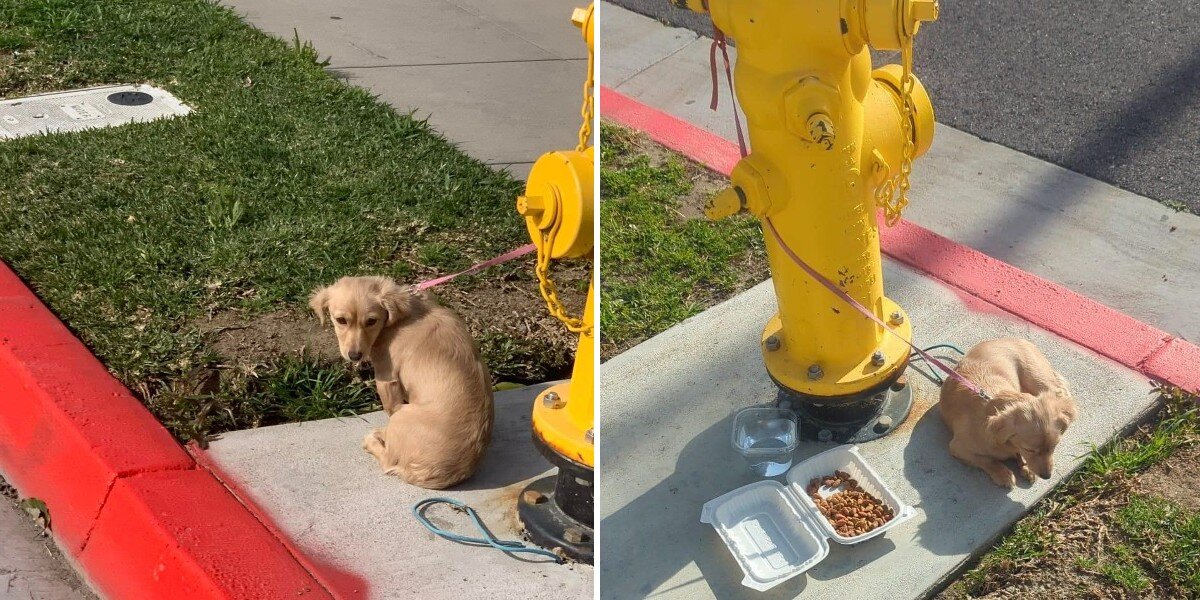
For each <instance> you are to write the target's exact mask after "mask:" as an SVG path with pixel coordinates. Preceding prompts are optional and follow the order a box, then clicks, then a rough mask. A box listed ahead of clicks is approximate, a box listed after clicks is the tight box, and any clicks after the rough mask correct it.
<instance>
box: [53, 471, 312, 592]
mask: <svg viewBox="0 0 1200 600" xmlns="http://www.w3.org/2000/svg"><path fill="white" fill-rule="evenodd" d="M51 515H52V516H53V509H51ZM248 533H250V535H248ZM79 563H80V564H81V565H83V566H84V567H85V568H86V569H87V573H88V577H89V578H90V579H91V581H92V582H93V583H94V584H96V586H97V587H99V588H100V589H102V590H104V591H105V594H106V595H108V596H109V597H111V598H228V599H237V600H241V599H243V598H261V599H263V600H267V599H279V598H304V599H312V598H332V596H331V595H330V594H329V593H328V592H327V591H325V589H324V588H323V587H322V586H321V585H320V584H319V583H317V581H316V580H315V579H313V577H312V576H311V575H310V574H309V573H308V571H306V570H305V569H304V567H302V566H301V565H300V563H298V562H296V561H295V560H294V559H293V557H292V554H291V553H290V552H289V551H288V549H287V548H285V547H284V546H283V545H282V544H280V543H278V541H277V540H276V539H275V538H274V537H273V536H271V535H269V534H267V533H266V531H265V530H264V529H263V528H262V526H261V525H260V524H259V522H258V520H257V519H255V518H254V516H253V515H251V514H250V512H249V511H247V510H245V509H244V508H243V507H242V505H241V504H240V503H239V502H238V501H237V499H235V498H234V497H233V495H232V494H230V493H229V491H228V490H226V489H225V487H224V486H222V485H221V484H220V483H219V482H218V481H217V480H216V478H214V477H213V476H212V475H210V474H209V473H207V472H206V471H201V470H196V469H193V470H189V471H174V472H158V473H145V474H142V475H134V476H132V477H126V478H123V479H121V480H120V481H118V482H117V483H116V485H115V486H114V487H113V490H112V494H111V496H110V497H109V499H108V502H107V503H106V504H105V506H104V511H103V513H102V514H101V515H100V518H99V520H97V522H96V528H95V530H94V531H93V532H92V536H91V539H90V540H89V541H88V544H87V547H86V548H85V549H84V551H83V553H82V554H80V555H79Z"/></svg>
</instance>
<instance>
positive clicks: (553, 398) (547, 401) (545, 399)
mask: <svg viewBox="0 0 1200 600" xmlns="http://www.w3.org/2000/svg"><path fill="white" fill-rule="evenodd" d="M566 405H567V401H566V400H563V399H562V396H559V395H558V392H550V393H548V394H546V395H545V396H542V406H545V407H546V408H550V409H555V410H557V409H560V408H562V407H564V406H566Z"/></svg>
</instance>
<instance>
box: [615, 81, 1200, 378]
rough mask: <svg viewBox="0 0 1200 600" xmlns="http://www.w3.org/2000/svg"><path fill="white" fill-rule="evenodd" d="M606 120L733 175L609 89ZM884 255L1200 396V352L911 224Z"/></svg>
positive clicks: (717, 149) (724, 163)
mask: <svg viewBox="0 0 1200 600" xmlns="http://www.w3.org/2000/svg"><path fill="white" fill-rule="evenodd" d="M600 103H601V107H602V108H601V115H602V116H603V117H604V118H606V119H611V120H613V121H615V122H617V123H620V124H622V125H625V126H626V127H631V128H633V129H637V130H639V131H641V132H643V133H645V134H646V135H647V136H649V137H650V139H652V140H654V141H655V142H658V143H660V144H663V145H664V146H667V147H668V148H671V149H672V150H675V151H677V152H680V153H682V154H684V155H685V156H687V157H689V158H691V159H692V160H695V161H697V162H700V163H701V164H703V165H705V166H707V167H709V168H710V169H713V170H714V171H717V172H719V173H722V174H724V175H726V176H728V175H729V173H730V171H732V170H733V167H734V165H736V164H737V161H738V160H739V159H740V158H741V153H740V152H739V150H738V147H737V144H735V143H733V142H731V141H729V140H726V139H725V138H723V137H720V136H718V135H716V134H714V133H711V132H709V131H706V130H704V129H701V128H699V127H697V126H695V125H692V124H691V123H688V122H687V121H684V120H683V119H680V118H678V117H675V116H673V115H670V114H667V113H665V112H662V111H660V110H658V109H656V108H653V107H650V106H647V105H645V104H642V103H640V102H638V101H637V100H634V99H633V98H630V97H628V96H626V95H624V94H622V93H620V92H618V91H616V90H613V89H611V88H607V87H604V86H601V88H600ZM880 244H881V246H882V248H883V251H884V253H886V254H887V255H888V256H891V257H892V258H894V259H896V260H899V261H900V262H903V263H905V264H907V265H909V266H912V267H914V268H916V269H918V270H920V271H923V272H925V273H927V274H929V275H930V276H932V277H934V278H936V279H938V280H940V281H942V282H943V283H946V284H948V285H950V286H953V287H955V288H958V289H959V290H961V291H963V292H965V293H967V294H969V295H971V296H974V297H976V298H979V299H981V300H983V301H985V302H987V303H988V304H991V305H993V306H995V307H997V308H1000V309H1002V310H1004V311H1007V312H1009V313H1012V314H1013V315H1016V316H1017V317H1020V318H1021V319H1024V320H1026V321H1028V322H1030V323H1033V324H1034V325H1037V326H1038V327H1041V328H1043V329H1046V330H1047V331H1050V332H1053V333H1055V334H1057V335H1059V336H1061V337H1063V338H1066V339H1068V340H1070V341H1072V342H1075V343H1077V344H1079V345H1081V346H1084V347H1086V348H1088V349H1090V350H1092V351H1094V352H1097V353H1099V354H1101V355H1103V356H1106V357H1108V358H1111V359H1112V360H1115V361H1116V362H1118V363H1121V364H1122V365H1124V366H1126V367H1129V368H1131V369H1134V370H1136V371H1138V372H1140V373H1142V374H1145V375H1146V376H1148V377H1151V378H1153V379H1156V380H1159V381H1163V382H1166V383H1169V384H1172V385H1176V386H1178V387H1181V388H1183V389H1185V390H1188V391H1191V392H1193V393H1200V347H1197V346H1196V345H1194V344H1191V343H1189V342H1187V341H1186V340H1183V339H1180V338H1177V337H1174V336H1172V335H1170V334H1168V333H1166V332H1164V331H1162V330H1160V329H1158V328H1156V327H1153V326H1151V325H1147V324H1146V323H1143V322H1141V321H1138V320H1137V319H1134V318H1133V317H1130V316H1129V315H1126V314H1124V313H1122V312H1120V311H1118V310H1115V309H1112V308H1109V307H1108V306H1105V305H1103V304H1100V303H1099V302H1096V301H1095V300H1092V299H1091V298H1088V297H1087V296H1084V295H1082V294H1079V293H1077V292H1074V291H1071V290H1070V289H1067V288H1065V287H1063V286H1061V285H1059V284H1057V283H1054V282H1052V281H1048V280H1046V279H1042V278H1041V277H1038V276H1037V275H1034V274H1032V273H1028V272H1026V271H1023V270H1021V269H1018V268H1017V267H1014V266H1012V265H1010V264H1008V263H1005V262H1003V261H1000V260H997V259H995V258H992V257H990V256H988V255H986V254H984V253H982V252H979V251H978V250H975V249H973V248H971V247H968V246H964V245H962V244H959V243H958V242H955V241H953V240H951V239H948V238H945V237H942V236H940V235H938V234H936V233H934V232H932V231H929V230H928V229H925V228H923V227H921V226H920V225H916V224H915V223H912V222H911V221H901V222H900V223H899V224H897V225H896V226H895V227H890V228H889V227H880Z"/></svg>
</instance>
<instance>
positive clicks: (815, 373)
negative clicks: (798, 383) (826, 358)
mask: <svg viewBox="0 0 1200 600" xmlns="http://www.w3.org/2000/svg"><path fill="white" fill-rule="evenodd" d="M824 376H825V371H823V370H822V369H821V365H818V364H812V365H810V366H809V367H808V378H809V379H811V380H813V381H816V380H818V379H820V378H822V377H824Z"/></svg>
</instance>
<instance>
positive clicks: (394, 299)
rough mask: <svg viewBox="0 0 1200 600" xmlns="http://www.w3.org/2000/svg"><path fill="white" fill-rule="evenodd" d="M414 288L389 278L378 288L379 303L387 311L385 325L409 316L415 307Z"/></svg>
mask: <svg viewBox="0 0 1200 600" xmlns="http://www.w3.org/2000/svg"><path fill="white" fill-rule="evenodd" d="M416 293H417V291H416V289H415V288H412V287H404V286H401V285H399V284H397V283H396V282H395V281H391V280H389V281H388V282H387V283H384V284H383V286H382V287H381V289H380V290H379V304H380V305H382V306H383V309H384V310H386V311H387V322H386V323H385V325H387V326H392V325H395V324H396V323H399V322H400V321H402V320H404V319H405V318H406V317H407V316H409V315H410V314H411V313H412V312H413V311H414V309H415V303H416V300H417V299H416Z"/></svg>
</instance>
